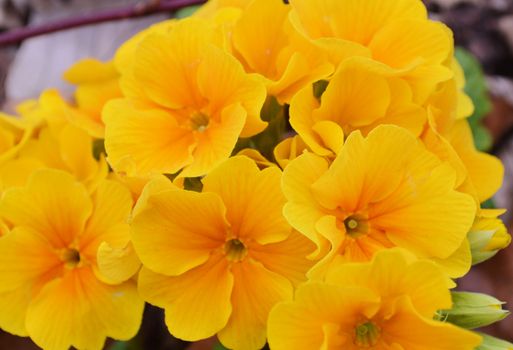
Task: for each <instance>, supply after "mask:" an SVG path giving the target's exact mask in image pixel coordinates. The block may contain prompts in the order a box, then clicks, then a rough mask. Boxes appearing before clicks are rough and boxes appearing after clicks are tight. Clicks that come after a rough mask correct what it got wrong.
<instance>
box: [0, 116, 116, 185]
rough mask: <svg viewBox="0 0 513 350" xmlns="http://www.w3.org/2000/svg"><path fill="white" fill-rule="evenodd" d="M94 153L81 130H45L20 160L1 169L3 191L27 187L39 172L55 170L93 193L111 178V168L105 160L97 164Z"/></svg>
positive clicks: (30, 142) (27, 146) (27, 145)
mask: <svg viewBox="0 0 513 350" xmlns="http://www.w3.org/2000/svg"><path fill="white" fill-rule="evenodd" d="M92 150H93V139H92V138H91V137H90V136H89V135H88V134H87V133H86V132H85V131H83V130H81V129H79V128H78V127H75V126H73V125H71V124H68V125H65V126H63V127H62V128H60V129H51V128H49V127H44V128H42V129H41V130H40V131H39V133H38V135H37V136H34V137H32V138H31V139H29V140H28V141H27V142H26V143H25V145H23V147H22V148H21V149H20V150H19V152H18V155H17V157H14V158H12V159H10V160H9V161H6V162H4V163H3V164H1V165H0V190H5V189H7V188H9V187H12V186H23V185H24V184H25V183H26V182H27V179H28V178H29V177H30V175H31V174H32V172H34V171H35V170H37V169H44V168H52V169H61V170H64V171H66V172H69V173H71V174H73V175H74V176H75V178H76V179H77V180H79V181H81V182H83V183H84V184H85V185H86V186H87V187H88V188H89V190H90V191H93V190H94V189H95V188H96V187H97V186H98V183H99V182H100V181H101V180H102V179H105V178H106V177H107V174H108V166H107V163H106V161H105V159H103V158H102V157H100V159H99V160H96V159H95V158H94V157H93V154H92Z"/></svg>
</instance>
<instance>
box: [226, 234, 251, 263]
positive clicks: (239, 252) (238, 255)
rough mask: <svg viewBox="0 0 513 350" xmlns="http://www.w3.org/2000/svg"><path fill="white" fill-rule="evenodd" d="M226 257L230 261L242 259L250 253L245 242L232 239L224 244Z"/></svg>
mask: <svg viewBox="0 0 513 350" xmlns="http://www.w3.org/2000/svg"><path fill="white" fill-rule="evenodd" d="M224 252H225V254H226V258H227V259H228V260H230V261H241V260H243V259H244V257H246V255H247V254H248V250H247V248H246V246H245V245H244V243H242V242H241V241H240V240H238V239H236V238H235V239H230V240H229V241H227V242H226V243H225V245H224Z"/></svg>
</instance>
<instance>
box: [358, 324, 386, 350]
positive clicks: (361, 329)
mask: <svg viewBox="0 0 513 350" xmlns="http://www.w3.org/2000/svg"><path fill="white" fill-rule="evenodd" d="M379 335H380V329H379V327H378V326H377V325H376V324H375V323H374V322H371V321H367V322H365V323H362V324H360V325H358V326H357V327H356V328H355V338H354V344H355V345H356V346H361V347H371V346H374V345H376V344H377V343H378V339H379Z"/></svg>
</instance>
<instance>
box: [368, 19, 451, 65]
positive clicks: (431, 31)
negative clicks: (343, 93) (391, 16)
mask: <svg viewBox="0 0 513 350" xmlns="http://www.w3.org/2000/svg"><path fill="white" fill-rule="evenodd" d="M405 28H408V30H406V31H405ZM452 46H453V40H452V37H451V36H450V34H449V32H448V31H447V30H446V28H445V26H444V25H443V24H441V23H439V22H433V21H425V20H411V19H408V20H399V21H395V20H394V21H393V22H391V23H389V24H388V25H387V26H386V27H383V28H382V29H381V30H380V31H378V32H377V34H376V35H375V36H374V38H373V39H372V41H371V42H370V44H369V48H370V49H371V51H372V57H373V58H374V59H376V60H378V61H381V62H384V63H386V64H388V65H389V66H391V67H393V68H404V67H405V66H407V65H409V64H411V63H412V62H414V61H415V60H417V59H422V60H425V61H424V62H425V63H426V64H441V63H443V62H444V61H446V60H447V59H448V57H449V56H450V55H451V54H452Z"/></svg>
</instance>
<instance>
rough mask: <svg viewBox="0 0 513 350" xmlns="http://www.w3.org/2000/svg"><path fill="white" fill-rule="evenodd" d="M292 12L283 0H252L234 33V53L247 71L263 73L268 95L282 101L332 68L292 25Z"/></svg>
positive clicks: (326, 73) (321, 54) (287, 100)
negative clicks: (290, 14)
mask: <svg viewBox="0 0 513 350" xmlns="http://www.w3.org/2000/svg"><path fill="white" fill-rule="evenodd" d="M289 12H290V6H289V5H286V4H284V3H283V1H281V0H253V1H251V2H250V4H249V6H247V8H246V9H245V10H244V11H243V12H242V14H241V16H240V18H239V19H238V21H237V22H236V24H235V25H234V28H233V31H232V35H231V38H232V45H233V50H234V56H235V57H238V58H239V60H240V61H241V62H242V64H243V65H244V67H245V69H246V71H247V72H249V73H253V72H254V73H258V74H259V75H261V76H262V78H263V81H264V83H265V84H266V86H267V92H268V95H270V96H275V97H276V98H277V99H278V101H279V102H280V103H282V104H283V103H290V99H291V98H292V96H294V94H295V93H296V92H297V91H298V90H300V89H301V88H302V87H304V86H307V85H310V84H312V83H314V82H315V81H317V80H320V79H324V78H326V77H327V76H328V75H330V74H331V73H332V72H333V66H332V64H330V63H328V62H327V61H326V60H325V59H324V55H323V52H322V51H320V50H319V49H318V48H316V47H315V46H314V45H312V44H311V43H310V42H309V41H308V40H306V39H305V38H304V37H302V36H301V35H300V34H299V33H298V32H297V31H296V30H295V29H294V27H293V26H292V25H291V23H290V21H289V20H288V15H289Z"/></svg>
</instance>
